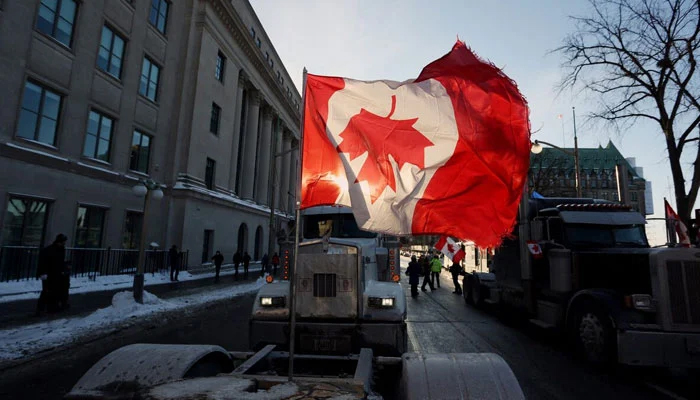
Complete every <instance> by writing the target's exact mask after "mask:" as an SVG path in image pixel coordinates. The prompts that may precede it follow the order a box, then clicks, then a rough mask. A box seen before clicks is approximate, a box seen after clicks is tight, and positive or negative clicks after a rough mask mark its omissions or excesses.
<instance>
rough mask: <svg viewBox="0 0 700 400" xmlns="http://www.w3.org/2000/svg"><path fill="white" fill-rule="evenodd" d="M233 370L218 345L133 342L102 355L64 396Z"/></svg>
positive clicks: (106, 394)
mask: <svg viewBox="0 0 700 400" xmlns="http://www.w3.org/2000/svg"><path fill="white" fill-rule="evenodd" d="M232 370H233V361H232V360H231V356H230V355H229V354H228V353H227V352H226V350H224V349H223V348H222V347H219V346H211V345H168V344H132V345H129V346H124V347H122V348H119V349H117V350H114V351H113V352H111V353H109V354H107V355H106V356H104V357H102V359H101V360H100V361H98V362H97V363H96V364H95V365H93V366H92V368H90V369H89V370H88V372H86V373H85V375H83V376H82V378H80V380H79V381H78V383H76V384H75V386H74V387H73V389H72V390H71V391H70V393H68V394H67V395H66V398H67V399H71V398H80V399H85V398H98V399H102V398H112V397H120V395H125V394H127V393H136V392H138V391H140V390H142V389H145V388H149V387H153V386H156V385H159V384H162V383H167V382H172V381H176V380H179V379H183V378H189V377H201V376H214V375H216V374H218V373H222V372H231V371H232Z"/></svg>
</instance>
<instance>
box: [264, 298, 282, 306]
mask: <svg viewBox="0 0 700 400" xmlns="http://www.w3.org/2000/svg"><path fill="white" fill-rule="evenodd" d="M284 304H285V301H284V297H261V298H260V305H261V306H263V307H284Z"/></svg>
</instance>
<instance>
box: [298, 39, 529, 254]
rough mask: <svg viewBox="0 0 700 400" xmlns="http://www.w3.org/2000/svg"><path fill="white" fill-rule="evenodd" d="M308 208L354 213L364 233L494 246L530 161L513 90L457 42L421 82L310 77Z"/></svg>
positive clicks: (512, 212) (304, 201) (507, 228)
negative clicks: (439, 236)
mask: <svg viewBox="0 0 700 400" xmlns="http://www.w3.org/2000/svg"><path fill="white" fill-rule="evenodd" d="M305 82H306V84H305V88H304V126H303V150H302V178H301V179H302V182H301V208H302V209H303V208H308V207H313V206H318V205H334V204H340V205H346V206H350V207H352V210H353V213H354V215H355V219H356V220H357V223H358V225H359V226H360V228H361V229H364V230H368V231H374V232H383V233H388V234H392V235H416V234H444V235H450V236H454V237H457V238H459V239H463V240H464V239H470V240H472V241H473V242H475V243H476V244H477V245H478V246H480V247H495V246H497V245H498V244H499V243H500V241H501V239H502V238H503V237H504V236H506V235H508V234H509V233H510V232H511V228H512V226H513V224H514V222H515V217H516V214H517V211H518V203H519V201H520V197H521V195H522V193H523V186H524V185H525V183H526V176H527V171H528V168H529V161H530V155H529V153H530V145H531V144H530V126H529V121H528V108H527V103H526V101H525V99H524V97H523V96H522V95H521V94H520V92H519V91H518V88H517V86H516V85H515V83H514V82H513V81H512V80H510V79H509V78H508V77H507V76H506V75H505V74H504V73H503V72H502V71H501V70H500V69H498V68H496V67H495V66H494V65H492V64H490V63H487V62H484V61H482V60H480V59H479V58H477V56H475V55H474V54H473V53H472V52H471V50H470V49H468V48H467V46H466V45H465V44H464V43H463V42H460V41H458V42H457V43H456V44H455V45H454V47H453V48H452V50H451V51H450V52H449V53H448V54H446V55H445V56H443V57H442V58H440V59H438V60H436V61H434V62H432V63H430V64H429V65H428V66H426V67H425V68H424V69H423V71H422V72H421V73H420V75H419V76H418V78H417V79H416V80H413V81H405V82H395V81H388V80H379V81H358V80H354V79H348V78H339V77H330V76H320V75H312V74H308V75H306V81H305Z"/></svg>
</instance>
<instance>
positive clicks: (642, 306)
mask: <svg viewBox="0 0 700 400" xmlns="http://www.w3.org/2000/svg"><path fill="white" fill-rule="evenodd" d="M625 305H626V306H627V307H629V308H634V309H635V310H640V311H656V304H654V299H653V298H652V297H651V295H649V294H633V295H629V296H625Z"/></svg>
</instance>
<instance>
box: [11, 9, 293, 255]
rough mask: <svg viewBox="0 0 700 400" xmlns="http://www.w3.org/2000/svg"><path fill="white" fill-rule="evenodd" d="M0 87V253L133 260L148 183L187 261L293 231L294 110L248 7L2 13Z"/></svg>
mask: <svg viewBox="0 0 700 400" xmlns="http://www.w3.org/2000/svg"><path fill="white" fill-rule="evenodd" d="M299 73H301V71H300V72H299ZM0 84H2V87H3V89H4V95H3V96H2V98H0V169H2V171H3V174H0V202H1V203H0V206H1V207H2V211H3V213H2V214H0V227H2V231H1V235H2V236H1V237H0V240H2V245H3V246H9V245H12V246H42V245H45V244H46V243H48V242H50V241H51V239H52V238H53V237H54V236H55V235H56V234H58V233H65V234H66V235H68V237H69V243H68V244H69V246H73V247H88V248H107V247H111V248H137V247H138V244H139V239H140V235H141V232H142V231H141V226H142V224H143V222H144V221H143V211H144V198H143V197H137V196H135V195H134V191H133V187H134V186H135V185H139V184H140V183H139V182H140V181H142V180H146V179H150V180H154V181H155V182H157V183H158V184H160V185H161V188H162V189H163V191H164V194H165V195H164V197H163V198H162V199H160V200H156V199H153V198H152V199H150V200H149V206H148V215H147V221H145V226H146V227H147V229H146V239H147V243H151V242H156V243H158V244H160V246H161V247H169V246H170V245H172V244H175V245H177V246H178V247H180V248H181V249H183V250H189V251H190V257H189V260H190V264H193V263H198V262H200V261H207V260H209V259H210V258H211V256H212V255H213V252H215V251H216V250H220V251H222V253H224V254H225V255H226V256H227V257H226V258H227V260H230V259H231V256H232V255H233V253H234V252H235V251H236V250H241V251H247V252H249V253H250V255H251V256H252V257H253V258H254V259H259V258H260V257H261V256H262V255H263V254H264V253H267V252H274V251H276V248H273V249H269V248H268V238H269V237H270V235H271V236H273V237H276V236H277V235H278V234H282V235H283V234H284V233H285V232H287V231H288V227H287V226H288V224H287V223H285V222H288V221H290V220H291V218H292V214H293V210H294V204H295V199H294V195H295V191H296V187H297V173H298V172H297V171H298V167H299V165H298V164H299V155H298V150H297V148H298V143H299V138H300V133H299V120H300V102H301V98H300V96H299V93H298V92H297V90H296V89H295V88H294V85H293V83H292V79H291V78H290V76H289V74H288V73H287V71H286V70H285V68H284V65H283V63H282V61H281V60H280V58H279V56H278V55H277V53H276V51H275V50H274V47H273V46H272V44H271V42H270V40H269V38H268V37H267V35H266V34H265V31H264V28H263V27H262V25H261V24H260V21H259V20H258V18H257V17H256V15H255V13H254V11H253V9H252V7H251V6H250V4H249V3H248V1H247V0H235V1H226V0H182V1H180V0H178V1H168V0H131V1H129V0H91V1H78V0H31V1H30V0H27V1H0ZM273 202H274V204H273ZM271 207H272V208H273V209H274V210H275V212H274V217H273V218H271V217H270V216H271V214H273V213H271V211H270V208H271ZM271 231H272V232H271ZM273 239H274V238H273ZM270 242H272V243H276V240H271V241H270ZM273 247H274V245H273Z"/></svg>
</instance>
